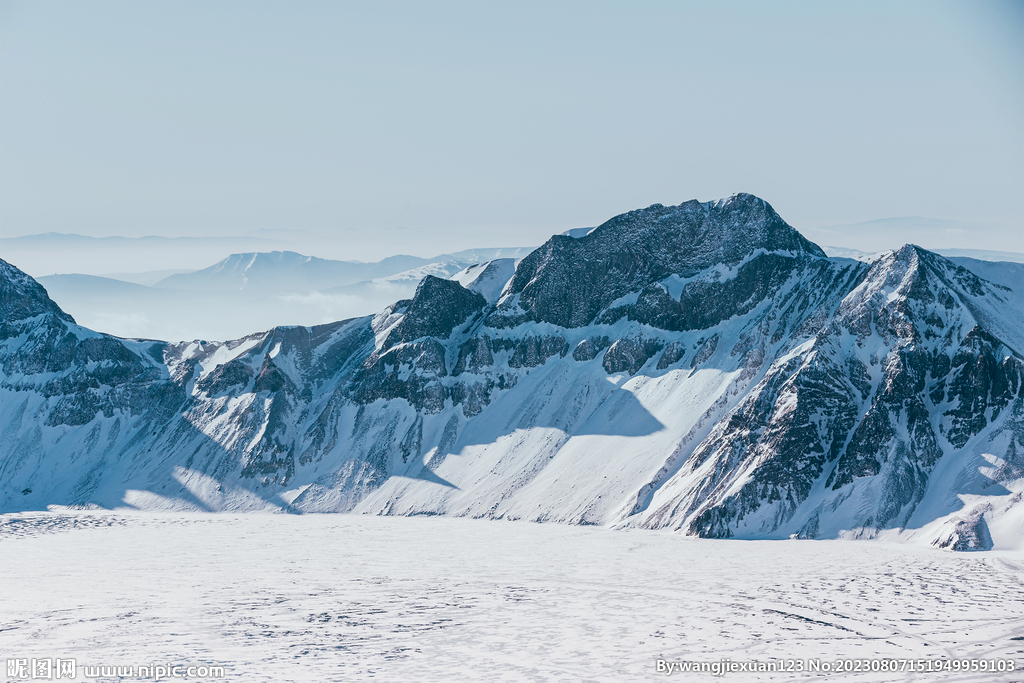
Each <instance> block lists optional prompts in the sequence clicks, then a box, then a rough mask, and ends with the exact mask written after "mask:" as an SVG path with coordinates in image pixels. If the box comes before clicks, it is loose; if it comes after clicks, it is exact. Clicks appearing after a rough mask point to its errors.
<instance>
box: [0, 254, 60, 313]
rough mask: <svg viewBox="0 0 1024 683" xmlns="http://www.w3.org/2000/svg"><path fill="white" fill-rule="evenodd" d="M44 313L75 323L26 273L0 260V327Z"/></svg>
mask: <svg viewBox="0 0 1024 683" xmlns="http://www.w3.org/2000/svg"><path fill="white" fill-rule="evenodd" d="M44 313H49V314H51V315H54V316H56V317H58V318H60V319H62V320H66V321H67V322H70V323H73V322H75V320H74V318H72V317H71V316H70V315H68V314H67V313H65V312H64V311H62V310H61V309H60V307H59V306H58V305H57V304H55V303H54V302H53V300H52V299H50V296H49V295H48V294H47V293H46V290H45V289H43V286H42V285H40V284H39V283H38V282H36V281H35V280H34V279H32V277H31V276H30V275H29V274H28V273H25V272H23V271H21V270H19V269H18V268H16V267H15V266H13V265H11V264H10V263H8V262H7V261H4V260H3V259H0V325H4V326H5V325H6V324H8V323H13V322H15V321H18V320H24V319H26V318H33V317H35V316H37V315H42V314H44Z"/></svg>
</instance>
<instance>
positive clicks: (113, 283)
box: [38, 247, 530, 340]
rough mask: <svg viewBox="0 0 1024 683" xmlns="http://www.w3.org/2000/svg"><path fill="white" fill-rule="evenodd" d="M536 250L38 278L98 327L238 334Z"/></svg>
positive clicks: (307, 321)
mask: <svg viewBox="0 0 1024 683" xmlns="http://www.w3.org/2000/svg"><path fill="white" fill-rule="evenodd" d="M529 251H530V249H529V248H526V247H523V248H510V249H495V248H491V249H470V250H465V251H460V252H456V253H454V254H441V255H439V256H436V257H433V258H422V257H417V256H393V257H389V258H386V259H384V260H382V261H379V262H376V263H361V262H358V261H334V260H329V259H320V258H316V257H311V256H306V255H303V254H298V253H296V252H290V251H273V252H249V253H242V254H232V255H230V256H228V257H227V258H225V259H223V260H221V261H219V262H218V263H216V264H214V265H212V266H210V267H207V268H204V269H201V270H195V271H189V272H157V273H153V274H152V275H151V274H149V273H135V274H131V273H125V274H119V275H117V276H116V277H114V276H111V277H102V276H97V275H84V274H71V275H49V276H44V277H40V278H38V282H39V283H40V284H42V285H43V286H44V287H45V288H46V290H47V292H48V294H49V295H50V296H51V297H52V298H53V299H54V300H55V301H57V302H59V303H60V305H61V306H62V308H64V309H65V310H67V311H68V312H70V313H71V314H72V315H74V317H75V319H76V320H78V321H80V322H81V323H82V324H84V325H86V326H87V327H90V328H91V329H96V330H100V331H105V332H109V333H112V334H116V335H118V336H123V337H139V338H147V339H167V340H181V339H230V338H234V337H241V336H244V335H246V334H249V333H251V332H252V331H253V330H259V329H270V328H271V327H275V326H277V325H282V324H291V325H311V324H321V323H326V322H332V321H335V320H340V319H344V318H350V317H354V316H359V315H367V314H369V313H373V312H375V311H378V310H380V309H381V308H383V307H384V306H386V305H388V304H389V303H392V302H394V301H396V300H398V299H402V298H407V297H410V296H412V294H413V292H414V291H415V290H416V285H417V284H418V283H419V281H420V280H421V279H422V278H423V277H425V276H426V275H434V276H437V277H449V276H451V275H454V274H455V273H457V272H459V271H460V270H462V269H463V268H465V267H466V266H468V265H472V264H474V263H482V262H487V261H490V260H492V259H495V258H501V257H508V258H521V257H522V256H525V255H526V254H527V253H529ZM122 265H123V263H122ZM129 278H133V279H136V280H139V281H141V282H147V283H148V286H141V285H140V284H138V283H136V282H128V281H126V279H129Z"/></svg>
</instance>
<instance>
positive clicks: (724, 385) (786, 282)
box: [0, 194, 1024, 549]
mask: <svg viewBox="0 0 1024 683" xmlns="http://www.w3.org/2000/svg"><path fill="white" fill-rule="evenodd" d="M512 265H513V263H509V262H500V261H498V262H495V263H491V264H481V265H480V266H477V267H474V268H468V269H466V270H464V271H463V272H460V273H458V274H456V275H455V276H453V277H454V278H455V279H443V278H438V277H433V276H427V277H425V278H424V279H423V280H422V281H421V282H420V284H419V286H418V287H417V289H416V292H415V295H414V296H413V297H412V298H411V299H406V300H401V301H398V302H397V303H395V304H393V305H391V306H389V307H387V308H386V309H385V310H383V311H382V312H380V313H379V314H377V315H375V316H368V317H363V318H356V319H351V320H345V321H341V322H336V323H331V324H327V325H320V326H317V327H286V328H275V329H273V330H270V331H269V332H264V333H259V334H254V335H250V336H248V337H244V338H242V339H238V340H234V341H230V342H224V343H205V342H192V343H179V344H168V343H164V342H155V341H138V340H125V339H118V338H114V337H110V336H107V335H102V334H97V333H95V332H91V331H89V330H87V329H84V328H82V327H80V326H78V325H76V324H75V323H74V321H73V320H71V318H70V316H68V315H67V314H65V313H63V312H62V311H61V310H60V309H59V308H58V307H57V306H56V305H55V304H54V303H53V302H52V301H51V300H50V299H49V297H48V296H47V295H46V292H45V291H44V290H43V289H42V287H40V286H39V285H38V284H37V283H36V282H35V281H33V280H32V279H31V278H30V277H28V276H26V275H25V274H24V273H22V272H20V271H19V270H17V269H16V268H14V267H13V266H10V265H8V264H6V263H2V264H0V268H2V270H0V434H2V435H3V436H2V440H3V443H4V444H5V446H4V451H3V453H2V454H0V510H2V511H12V510H21V509H40V508H45V507H46V506H47V505H53V504H59V505H88V504H95V505H100V506H103V507H115V506H123V505H128V506H135V507H142V508H197V509H203V510H253V509H284V510H293V511H325V512H326V511H359V512H368V513H377V514H397V515H418V514H446V515H460V516H472V517H491V518H512V519H527V520H535V521H556V522H564V523H571V524H597V525H618V526H638V527H646V528H664V527H667V528H672V529H679V530H681V531H683V532H685V533H687V534H693V535H698V536H705V537H739V538H778V537H789V536H791V535H798V536H801V537H808V538H828V537H874V536H878V535H882V536H884V537H896V536H899V537H908V538H918V539H923V540H924V541H927V542H932V543H935V544H937V545H940V546H943V547H950V548H955V549H972V548H989V547H1018V546H1020V545H1021V543H1022V541H1024V504H1022V502H1021V501H1022V497H1024V450H1022V449H1024V395H1022V390H1021V385H1022V382H1024V360H1022V355H1021V354H1022V351H1024V316H1022V315H1021V313H1020V303H1021V299H1022V294H1021V292H1018V291H1014V290H1011V289H1009V288H1007V287H1005V286H1002V285H998V284H994V283H991V282H988V281H985V280H983V279H981V278H979V277H977V276H976V275H974V274H973V273H971V272H969V271H968V270H966V269H964V268H962V267H960V266H957V265H956V264H954V263H952V262H950V261H949V260H947V259H945V258H942V257H941V256H938V255H936V254H933V253H931V252H928V251H925V250H923V249H920V248H918V247H914V246H910V245H908V246H905V247H903V248H902V249H900V250H898V251H896V252H891V253H889V254H887V255H885V256H883V257H882V258H880V259H878V260H876V261H874V262H872V263H870V264H867V263H862V262H859V261H854V260H848V259H830V258H828V257H826V256H825V254H824V253H823V252H822V251H821V249H820V248H818V247H817V246H816V245H814V244H812V243H811V242H809V241H807V240H806V239H804V238H803V237H802V236H801V235H800V234H799V233H797V232H796V231H795V230H794V229H793V228H791V227H790V226H789V225H787V224H786V223H785V221H783V220H782V219H781V218H780V217H779V216H778V215H777V214H776V213H775V211H774V210H773V209H772V208H771V206H769V205H768V204H767V203H766V202H764V201H763V200H761V199H758V198H756V197H753V196H751V195H746V194H740V195H734V196H733V197H730V198H728V199H724V200H719V201H716V202H705V203H701V202H697V201H690V202H686V203H684V204H681V205H679V206H671V207H665V206H661V205H659V204H656V205H654V206H651V207H648V208H646V209H641V210H637V211H632V212H630V213H627V214H623V215H621V216H617V217H615V218H613V219H611V220H609V221H608V222H606V223H604V224H602V225H601V226H598V227H597V228H596V229H594V230H593V231H590V232H588V233H587V234H584V235H582V236H579V237H573V236H567V235H556V236H555V237H552V238H551V239H550V240H549V241H548V242H546V243H545V244H544V245H542V246H541V247H540V248H538V249H536V250H535V251H533V252H532V253H530V254H529V255H528V256H526V257H525V258H524V259H523V260H522V261H521V262H520V263H518V265H516V266H515V267H514V268H512V267H511V266H512ZM464 285H465V286H464Z"/></svg>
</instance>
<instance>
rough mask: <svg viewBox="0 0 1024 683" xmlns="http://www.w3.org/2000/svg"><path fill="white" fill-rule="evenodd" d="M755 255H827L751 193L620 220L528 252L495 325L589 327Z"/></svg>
mask: <svg viewBox="0 0 1024 683" xmlns="http://www.w3.org/2000/svg"><path fill="white" fill-rule="evenodd" d="M758 251H763V252H768V253H785V254H788V255H790V256H793V257H813V258H826V256H825V252H823V251H822V250H821V248H820V247H818V246H817V245H815V244H814V243H812V242H810V241H808V240H807V239H806V238H804V237H803V236H802V235H801V234H800V233H799V232H797V231H796V230H795V229H794V228H792V227H791V226H790V225H789V224H787V223H786V222H785V221H784V220H782V218H781V217H779V215H778V214H777V213H775V210H774V209H772V207H771V206H770V205H769V204H768V203H767V202H765V201H764V200H762V199H759V198H757V197H755V196H753V195H750V194H736V195H733V196H732V197H729V198H728V199H722V200H718V201H715V202H704V203H701V202H698V201H697V200H692V201H689V202H685V203H683V204H679V205H678V206H662V205H661V204H654V205H652V206H649V207H647V208H646V209H637V210H636V211H630V212H628V213H624V214H621V215H619V216H615V217H614V218H612V219H611V220H609V221H606V222H605V223H603V224H601V225H599V226H598V227H597V228H595V229H594V230H592V231H591V232H589V233H588V234H586V235H584V236H582V237H577V238H574V237H569V236H566V235H555V236H554V237H552V238H551V239H550V240H548V241H547V242H546V243H544V244H543V245H542V246H541V247H540V248H538V249H537V250H536V251H534V252H533V253H531V254H530V255H529V256H527V257H526V258H525V259H523V261H522V263H520V264H519V267H518V268H517V269H516V274H515V276H514V277H513V279H512V282H511V284H510V285H509V288H508V290H506V291H507V294H506V296H505V297H504V298H503V299H502V301H501V303H500V304H499V311H498V313H497V314H496V315H494V316H492V318H491V320H490V323H492V324H496V325H501V326H515V325H517V324H519V323H521V322H525V321H528V320H532V321H537V322H550V323H554V324H557V325H563V326H567V327H579V326H581V325H586V324H589V323H590V322H591V321H593V320H594V318H595V316H596V315H597V314H598V313H599V312H600V311H601V310H602V309H604V308H605V307H606V306H607V305H609V304H610V303H612V302H613V301H614V300H616V299H617V298H619V297H621V296H623V295H625V294H627V293H629V292H632V291H636V290H637V289H639V288H641V287H644V286H645V285H648V284H650V283H652V282H656V281H658V280H661V279H663V278H665V277H667V276H668V275H670V274H676V275H679V276H682V277H690V276H693V275H696V274H697V273H699V272H701V271H702V270H705V269H707V268H710V267H712V266H715V265H719V264H721V265H736V264H738V263H740V262H741V261H743V260H744V259H745V258H748V257H751V256H753V255H754V254H756V253H757V252H758Z"/></svg>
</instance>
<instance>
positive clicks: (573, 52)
mask: <svg viewBox="0 0 1024 683" xmlns="http://www.w3.org/2000/svg"><path fill="white" fill-rule="evenodd" d="M737 191H745V192H752V193H754V194H757V195H759V196H761V197H763V198H764V199H766V200H768V201H769V202H770V203H772V205H773V206H775V208H776V209H777V210H778V211H779V212H780V213H781V214H782V216H783V217H784V218H786V219H787V220H788V221H789V222H790V223H792V224H793V225H794V226H795V227H797V228H799V229H807V228H813V227H817V226H824V225H835V224H844V223H853V222H858V221H866V220H871V219H877V218H886V217H892V216H928V217H934V218H941V219H947V220H957V221H966V222H973V223H978V222H980V223H997V224H1001V225H1003V226H1006V228H1005V233H1003V234H1004V235H1005V240H1003V239H1001V238H999V235H1000V233H999V232H998V231H996V232H995V233H992V234H996V236H997V239H996V240H995V241H998V242H1000V243H1001V244H999V245H997V244H979V245H978V246H980V247H985V248H1000V246H1002V247H1003V248H1004V249H1007V250H1013V249H1016V250H1024V243H1022V242H1024V237H1022V235H1024V2H1008V3H986V2H970V3H943V2H909V3H901V2H856V3H844V2H784V3H779V2H769V1H766V2H757V3H740V2H717V3H702V2H691V3H686V2H671V3H637V2H630V3H625V2H622V3H618V2H614V3H601V2H554V3H549V2H505V3H498V2H466V3H453V2H446V3H435V2H417V3H373V4H369V3H341V2H243V1H235V2H130V3H125V2H113V1H107V2H90V1H88V0H86V1H83V2H74V3H63V2H12V1H10V0H0V235H2V236H14V235H22V234H30V233H39V232H46V231H58V232H75V233H80V234H88V235H97V236H99V235H114V234H120V235H129V236H132V235H144V234H163V235H204V234H208V235H213V234H218V235H227V234H242V233H246V232H249V231H253V230H278V229H298V230H308V231H313V232H316V233H321V232H323V233H328V234H330V235H331V236H333V238H335V239H336V240H338V241H340V242H341V243H342V244H343V245H344V244H347V245H350V249H349V251H350V252H351V254H349V255H350V257H352V258H374V257H380V256H383V255H386V254H389V253H396V252H404V253H417V254H424V255H426V254H432V253H436V252H440V251H444V250H450V249H455V248H466V247H471V246H472V247H476V246H497V245H513V244H514V245H520V244H539V243H540V242H542V241H543V240H544V239H545V238H546V237H547V236H548V235H550V234H551V233H552V232H560V231H562V230H565V229H567V228H571V227H578V226H586V225H594V224H597V223H600V222H601V221H603V220H605V219H607V218H609V217H610V216H612V215H614V214H617V213H620V212H622V211H627V210H630V209H633V208H637V207H642V206H647V205H649V204H652V203H654V202H660V203H663V204H669V203H678V202H680V201H684V200H687V199H691V198H697V199H701V200H707V199H714V198H718V197H722V196H727V195H729V194H732V193H734V192H737ZM986 239H988V240H989V241H990V242H991V241H993V240H992V238H991V237H988V238H986ZM935 246H941V245H935ZM335 255H337V254H335Z"/></svg>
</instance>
